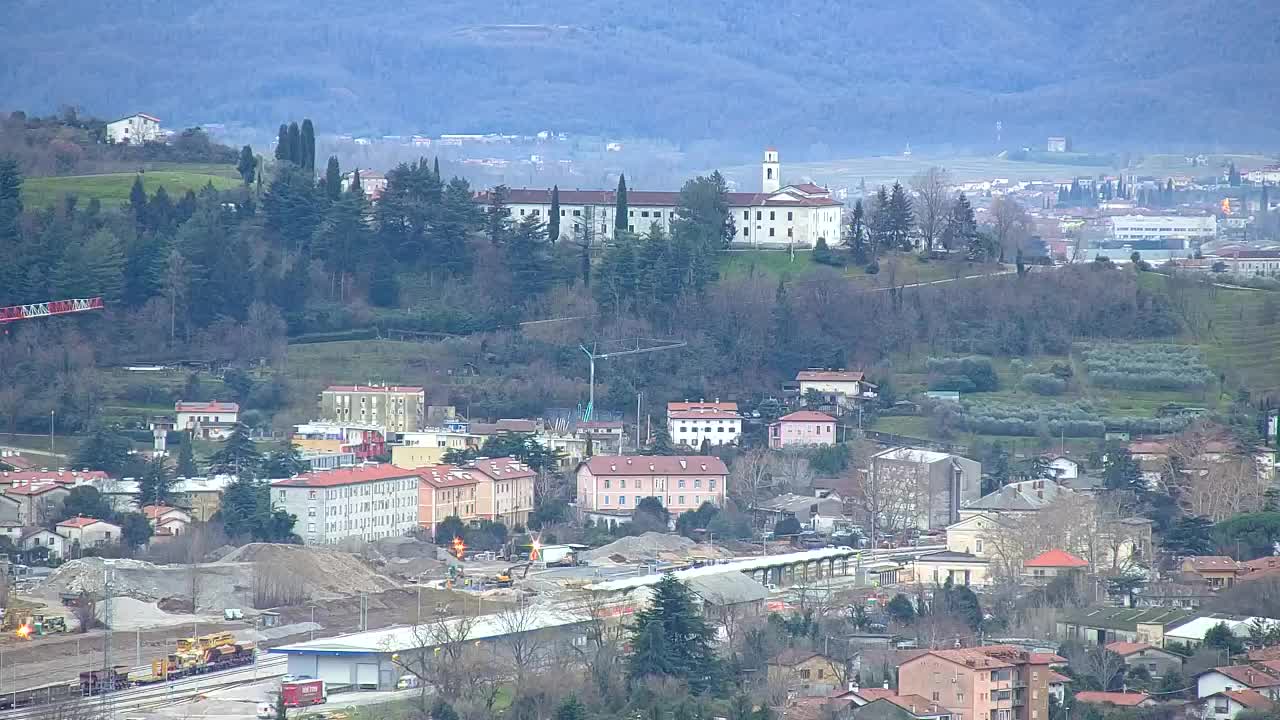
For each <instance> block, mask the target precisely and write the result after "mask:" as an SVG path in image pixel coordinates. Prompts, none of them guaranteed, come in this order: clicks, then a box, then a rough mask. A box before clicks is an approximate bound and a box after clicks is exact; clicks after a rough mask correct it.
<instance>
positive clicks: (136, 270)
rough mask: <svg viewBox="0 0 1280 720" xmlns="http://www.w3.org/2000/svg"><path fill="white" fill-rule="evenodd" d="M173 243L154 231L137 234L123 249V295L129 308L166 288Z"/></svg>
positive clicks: (140, 304) (137, 305)
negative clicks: (165, 277) (165, 278)
mask: <svg viewBox="0 0 1280 720" xmlns="http://www.w3.org/2000/svg"><path fill="white" fill-rule="evenodd" d="M170 250H171V246H170V244H169V243H168V242H166V241H165V240H164V239H163V238H161V237H159V236H157V235H156V234H154V233H146V234H144V235H140V236H139V235H135V236H134V237H133V239H132V240H131V241H130V242H129V243H128V246H127V247H126V248H125V251H124V256H125V257H124V294H123V299H124V302H125V304H126V305H128V306H129V307H141V306H142V305H144V304H145V303H146V302H147V301H148V300H150V299H151V298H153V297H156V296H157V295H159V294H160V292H161V290H162V288H163V287H164V271H165V265H166V263H167V261H168V258H169V252H170Z"/></svg>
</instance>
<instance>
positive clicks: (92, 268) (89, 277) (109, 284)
mask: <svg viewBox="0 0 1280 720" xmlns="http://www.w3.org/2000/svg"><path fill="white" fill-rule="evenodd" d="M124 262H125V261H124V250H123V249H122V248H121V247H120V240H119V239H118V238H116V236H115V235H112V234H111V232H110V231H109V230H106V229H103V230H99V231H98V232H96V233H94V234H93V235H91V236H90V237H89V240H88V241H87V242H85V243H83V244H73V245H71V246H70V247H68V248H67V249H66V251H65V252H64V253H63V256H62V259H61V260H60V261H59V263H58V265H57V266H56V267H55V268H54V270H53V278H52V282H53V287H54V288H55V289H56V291H57V292H58V293H59V297H92V296H95V295H101V296H102V299H103V300H104V301H106V302H107V303H109V304H111V303H117V302H119V301H120V299H121V297H122V296H123V294H124Z"/></svg>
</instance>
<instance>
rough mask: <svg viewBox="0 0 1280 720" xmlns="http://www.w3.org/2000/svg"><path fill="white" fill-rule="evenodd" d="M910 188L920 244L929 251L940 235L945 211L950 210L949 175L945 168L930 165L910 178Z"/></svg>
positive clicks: (945, 219)
mask: <svg viewBox="0 0 1280 720" xmlns="http://www.w3.org/2000/svg"><path fill="white" fill-rule="evenodd" d="M911 189H912V190H914V191H915V194H916V201H915V203H913V208H914V209H915V211H916V227H917V228H918V229H919V232H920V240H921V244H922V245H923V246H924V249H925V251H926V252H930V251H932V250H933V244H934V242H935V241H937V240H938V238H939V237H940V236H941V235H942V228H943V226H945V225H946V222H947V213H948V212H949V211H950V210H951V177H950V175H949V174H948V173H947V171H946V170H945V169H943V168H940V167H931V168H929V169H928V170H925V171H924V172H922V173H919V174H917V175H916V176H915V177H913V178H911Z"/></svg>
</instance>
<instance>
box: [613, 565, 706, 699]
mask: <svg viewBox="0 0 1280 720" xmlns="http://www.w3.org/2000/svg"><path fill="white" fill-rule="evenodd" d="M628 630H629V631H630V633H631V653H630V654H629V655H628V656H627V675H628V677H629V678H630V679H631V681H632V682H633V683H634V682H638V681H643V680H645V679H647V678H651V677H663V676H665V677H671V678H675V679H679V680H683V681H684V682H687V683H688V685H689V688H690V690H692V691H693V692H695V693H701V692H703V691H705V690H707V689H709V688H710V687H711V685H712V681H713V678H714V677H715V674H716V669H717V658H716V655H715V651H714V650H713V649H712V646H711V641H712V639H713V638H714V636H715V631H714V630H713V629H712V628H711V627H710V626H708V625H707V622H706V620H705V619H704V618H703V616H702V613H701V612H699V611H698V608H697V605H696V604H695V602H694V599H693V594H692V593H691V592H690V591H689V588H688V587H687V586H685V585H684V584H683V583H681V582H680V581H679V580H676V578H675V576H673V575H671V574H669V573H668V574H667V575H664V576H663V577H662V579H661V580H659V581H658V582H657V583H656V584H655V585H654V586H653V588H652V592H651V595H650V600H649V605H648V606H647V607H646V608H644V609H643V610H641V611H639V612H637V613H636V614H635V621H634V622H633V623H632V624H631V625H630V626H629V628H628Z"/></svg>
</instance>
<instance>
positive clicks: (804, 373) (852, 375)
mask: <svg viewBox="0 0 1280 720" xmlns="http://www.w3.org/2000/svg"><path fill="white" fill-rule="evenodd" d="M863 377H864V374H863V373H862V372H861V371H855V370H801V371H800V372H798V373H796V382H805V381H809V382H824V381H825V382H861V381H862V379H863Z"/></svg>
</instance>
